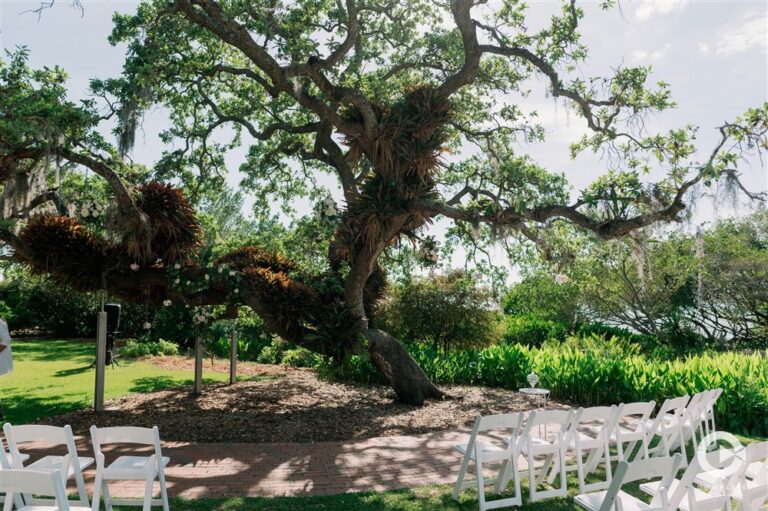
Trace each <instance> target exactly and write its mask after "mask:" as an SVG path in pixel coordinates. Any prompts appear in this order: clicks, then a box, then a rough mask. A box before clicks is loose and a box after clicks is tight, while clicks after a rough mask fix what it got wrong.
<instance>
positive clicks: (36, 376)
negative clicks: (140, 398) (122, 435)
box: [0, 340, 228, 424]
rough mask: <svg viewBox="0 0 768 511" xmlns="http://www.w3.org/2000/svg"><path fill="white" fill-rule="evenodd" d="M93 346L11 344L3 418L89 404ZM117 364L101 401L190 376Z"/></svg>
mask: <svg viewBox="0 0 768 511" xmlns="http://www.w3.org/2000/svg"><path fill="white" fill-rule="evenodd" d="M94 350H95V346H94V344H90V343H82V342H73V341H56V340H35V341H19V342H15V343H14V344H13V359H14V360H13V365H14V370H13V372H12V373H11V374H10V375H6V376H2V377H0V400H2V403H3V407H4V412H5V418H6V420H7V421H9V422H12V423H17V424H19V423H25V422H30V421H34V420H36V419H39V418H41V417H47V416H53V415H59V414H62V413H65V412H69V411H73V410H78V409H81V408H85V407H88V406H92V404H93V390H94V381H95V376H94V373H95V369H94V368H93V367H91V363H92V362H93V360H94V357H95V354H94ZM120 364H121V365H120V366H118V367H115V368H114V369H112V368H111V367H107V373H106V389H105V399H113V398H116V397H120V396H124V395H126V394H130V393H133V392H152V391H155V390H159V389H163V388H168V387H175V386H179V385H184V384H191V383H192V382H193V379H194V375H193V374H192V373H191V372H187V371H167V370H161V369H159V368H157V367H155V366H153V365H152V364H150V363H148V362H135V361H129V360H121V361H120ZM227 378H228V376H227V375H226V374H223V373H214V372H205V373H204V381H205V382H213V381H225V380H226V379H227Z"/></svg>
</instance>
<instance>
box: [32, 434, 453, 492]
mask: <svg viewBox="0 0 768 511" xmlns="http://www.w3.org/2000/svg"><path fill="white" fill-rule="evenodd" d="M467 435H468V430H458V431H442V432H434V433H427V434H424V435H416V436H388V437H378V438H371V439H367V440H358V441H348V442H317V443H264V444H258V443H232V444H226V443H181V442H167V443H164V444H163V455H165V456H169V457H170V458H171V462H170V464H169V465H168V467H167V469H166V479H167V482H168V491H169V494H170V495H171V496H172V497H186V498H202V497H214V498H215V497H235V496H292V495H333V494H338V493H345V492H350V491H382V490H392V489H397V488H406V487H416V486H423V485H427V484H436V483H449V482H453V481H454V480H455V477H456V473H457V471H458V467H459V463H460V462H461V456H460V454H459V453H458V452H457V451H456V450H455V449H454V448H453V446H454V445H456V444H459V443H463V442H466V439H467ZM77 444H78V451H79V452H80V454H81V455H85V456H87V455H88V454H87V453H92V452H93V451H92V448H91V446H90V444H89V442H88V441H87V440H85V439H83V438H78V439H77ZM20 447H21V446H20ZM30 447H31V448H30V449H26V450H25V452H29V453H31V454H32V455H33V460H34V458H36V457H37V456H38V455H39V454H41V453H42V452H46V451H45V450H44V449H42V446H34V445H33V446H30ZM104 451H105V454H106V456H107V463H109V462H110V461H111V459H113V458H114V456H115V455H116V454H118V453H122V452H123V451H122V450H114V451H109V450H108V449H105V450H104ZM135 452H138V451H137V450H134V451H132V453H135ZM91 456H92V454H91ZM94 475H95V470H94V469H93V468H91V469H89V470H86V471H85V478H86V482H87V484H88V485H89V492H90V491H91V488H90V484H91V483H92V482H93V478H94ZM155 489H156V490H157V487H156V488H155ZM69 491H74V484H73V483H72V482H71V481H70V486H69ZM110 493H111V494H112V495H113V497H139V496H141V495H143V493H144V489H143V483H142V482H140V481H137V482H128V481H126V482H122V481H120V482H114V483H110Z"/></svg>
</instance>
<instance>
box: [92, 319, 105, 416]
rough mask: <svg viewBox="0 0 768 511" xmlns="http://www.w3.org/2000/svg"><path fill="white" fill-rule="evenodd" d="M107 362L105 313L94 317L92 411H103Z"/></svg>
mask: <svg viewBox="0 0 768 511" xmlns="http://www.w3.org/2000/svg"><path fill="white" fill-rule="evenodd" d="M106 360H107V313H106V312H104V311H101V312H99V313H98V314H97V315H96V388H95V389H94V393H93V410H94V411H96V412H103V411H104V370H105V367H104V366H105V365H106Z"/></svg>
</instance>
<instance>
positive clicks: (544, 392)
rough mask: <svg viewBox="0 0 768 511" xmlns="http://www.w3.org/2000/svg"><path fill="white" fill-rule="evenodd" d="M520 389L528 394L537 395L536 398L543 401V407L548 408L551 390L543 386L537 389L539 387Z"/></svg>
mask: <svg viewBox="0 0 768 511" xmlns="http://www.w3.org/2000/svg"><path fill="white" fill-rule="evenodd" d="M519 390H520V392H521V393H522V394H526V395H528V396H535V397H536V398H538V399H539V400H540V401H539V402H543V403H544V406H542V407H541V408H546V407H547V402H548V401H549V390H548V389H542V388H538V389H537V388H530V387H526V388H522V389H519Z"/></svg>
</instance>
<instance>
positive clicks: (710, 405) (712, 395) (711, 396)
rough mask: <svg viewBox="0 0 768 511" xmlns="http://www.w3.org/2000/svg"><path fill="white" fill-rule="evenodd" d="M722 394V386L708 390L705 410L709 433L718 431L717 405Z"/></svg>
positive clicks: (707, 431)
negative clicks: (716, 421)
mask: <svg viewBox="0 0 768 511" xmlns="http://www.w3.org/2000/svg"><path fill="white" fill-rule="evenodd" d="M721 395H723V389H720V388H717V389H712V390H710V391H709V392H708V396H707V397H708V399H707V401H706V406H705V411H704V413H705V419H704V428H705V432H706V433H707V434H709V433H714V432H715V431H717V426H716V425H715V405H716V404H717V400H718V399H720V396H721Z"/></svg>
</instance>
